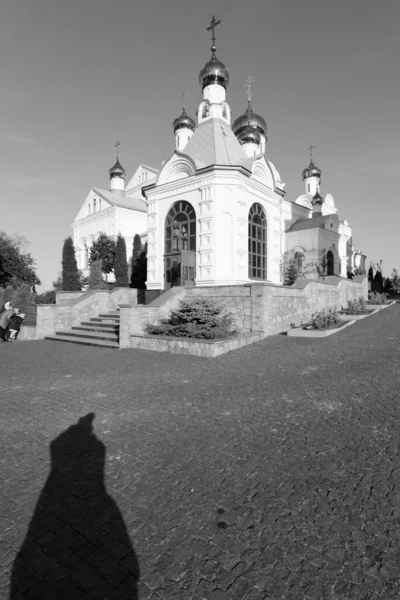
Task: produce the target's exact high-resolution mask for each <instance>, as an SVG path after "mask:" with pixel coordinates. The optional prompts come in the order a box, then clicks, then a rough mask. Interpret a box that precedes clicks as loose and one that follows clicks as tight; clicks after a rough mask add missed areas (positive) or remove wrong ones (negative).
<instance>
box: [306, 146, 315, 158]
mask: <svg viewBox="0 0 400 600" xmlns="http://www.w3.org/2000/svg"><path fill="white" fill-rule="evenodd" d="M314 148H315V146H313V145H312V144H311V145H310V147H309V148H307V150H308V152H309V153H310V162H311V161H312V159H313V158H312V151H313V149H314Z"/></svg>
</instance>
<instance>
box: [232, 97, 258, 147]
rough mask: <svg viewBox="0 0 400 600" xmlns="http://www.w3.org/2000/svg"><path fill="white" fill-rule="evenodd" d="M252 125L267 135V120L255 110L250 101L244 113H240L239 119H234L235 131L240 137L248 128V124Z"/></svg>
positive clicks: (233, 128) (233, 127)
mask: <svg viewBox="0 0 400 600" xmlns="http://www.w3.org/2000/svg"><path fill="white" fill-rule="evenodd" d="M249 125H250V126H251V127H252V128H253V129H254V130H255V131H257V132H258V133H260V134H262V135H265V137H267V123H266V122H265V120H264V119H263V118H262V117H260V115H257V114H256V113H255V112H253V109H252V107H251V103H250V101H249V102H248V105H247V108H246V110H245V112H244V113H243V115H240V117H238V118H237V119H235V120H234V122H233V124H232V130H233V133H234V134H235V135H236V137H237V138H238V139H239V135H240V134H241V133H242V131H244V129H247V127H248V126H249Z"/></svg>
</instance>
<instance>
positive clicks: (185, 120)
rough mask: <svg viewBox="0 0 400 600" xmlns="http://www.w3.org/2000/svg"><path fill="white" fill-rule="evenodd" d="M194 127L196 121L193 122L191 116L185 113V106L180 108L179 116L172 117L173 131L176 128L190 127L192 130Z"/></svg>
mask: <svg viewBox="0 0 400 600" xmlns="http://www.w3.org/2000/svg"><path fill="white" fill-rule="evenodd" d="M195 127H196V123H195V122H194V120H193V119H192V118H191V117H189V116H188V115H187V114H186V110H185V108H183V109H182V114H181V116H180V117H177V118H176V119H174V122H173V123H172V128H173V130H174V133H175V132H176V131H177V130H178V129H183V128H185V129H191V130H192V131H194V130H195Z"/></svg>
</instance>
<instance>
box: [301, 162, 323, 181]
mask: <svg viewBox="0 0 400 600" xmlns="http://www.w3.org/2000/svg"><path fill="white" fill-rule="evenodd" d="M301 176H302V178H303V179H307V177H319V179H321V169H319V168H318V167H317V165H316V164H315V163H314V161H313V159H311V161H310V164H309V165H308V167H307V168H306V169H304V171H303V172H302V174H301Z"/></svg>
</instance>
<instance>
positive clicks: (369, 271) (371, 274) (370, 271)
mask: <svg viewBox="0 0 400 600" xmlns="http://www.w3.org/2000/svg"><path fill="white" fill-rule="evenodd" d="M373 280H374V269H373V266H372V263H371V264H370V266H369V269H368V281H373Z"/></svg>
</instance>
